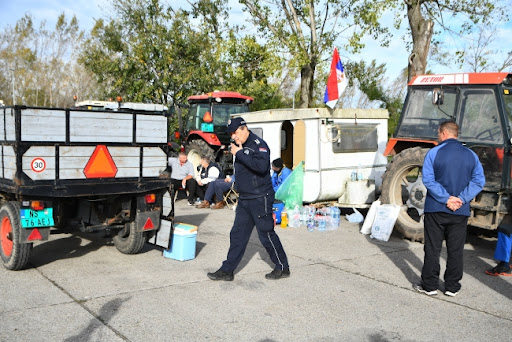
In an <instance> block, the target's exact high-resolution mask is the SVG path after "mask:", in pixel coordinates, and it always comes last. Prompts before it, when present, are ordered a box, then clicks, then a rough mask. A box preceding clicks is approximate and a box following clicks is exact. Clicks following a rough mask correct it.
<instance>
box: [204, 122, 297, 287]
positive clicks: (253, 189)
mask: <svg viewBox="0 0 512 342" xmlns="http://www.w3.org/2000/svg"><path fill="white" fill-rule="evenodd" d="M227 132H228V133H229V134H231V139H233V141H234V142H233V143H232V144H231V153H232V154H233V158H234V170H235V176H236V182H235V189H236V190H237V192H238V194H239V198H238V205H237V208H236V214H235V222H234V223H233V227H232V228H231V233H230V246H229V250H228V255H227V258H226V260H225V261H224V262H223V263H222V266H221V267H220V269H219V270H217V271H216V272H213V273H208V277H209V278H210V279H212V280H227V281H231V280H233V279H234V275H233V272H234V270H235V269H236V267H237V266H238V264H239V263H240V261H241V260H242V256H243V255H244V252H245V249H246V247H247V243H248V242H249V237H250V236H251V232H252V230H253V228H254V226H256V229H257V230H258V237H259V238H260V241H261V244H262V245H263V246H264V247H265V249H266V250H267V253H268V254H269V256H270V259H271V260H272V262H273V263H274V264H275V267H274V270H273V271H272V272H270V273H268V274H266V275H265V278H267V279H280V278H285V277H289V276H290V268H289V266H288V258H287V257H286V253H285V251H284V249H283V246H282V244H281V241H280V239H279V237H278V236H277V234H276V232H275V231H274V220H273V217H272V204H273V203H274V190H273V189H272V182H271V180H270V150H269V148H268V146H267V143H266V142H265V141H264V140H263V139H261V138H260V137H258V136H256V135H255V134H254V133H252V132H251V131H249V129H248V128H247V126H246V123H245V120H244V119H243V118H240V117H239V118H234V119H231V120H229V122H228V129H227Z"/></svg>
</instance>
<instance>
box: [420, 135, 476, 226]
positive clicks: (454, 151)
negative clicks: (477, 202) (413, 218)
mask: <svg viewBox="0 0 512 342" xmlns="http://www.w3.org/2000/svg"><path fill="white" fill-rule="evenodd" d="M422 177H423V184H424V185H425V187H426V188H427V197H426V199H425V212H426V213H435V212H445V213H449V214H454V215H462V216H470V209H469V202H470V201H471V200H472V199H473V198H474V197H475V196H476V195H478V193H480V191H482V188H483V187H484V185H485V176H484V170H483V168H482V164H480V160H479V159H478V157H477V155H476V154H475V153H474V152H473V151H471V150H470V149H468V148H466V147H464V146H462V144H461V143H460V142H459V141H458V140H457V139H447V140H445V141H443V142H442V143H441V144H439V145H437V146H436V147H434V148H432V149H431V150H430V151H428V153H427V155H426V156H425V160H424V162H423V171H422ZM450 196H456V197H459V198H460V199H461V200H462V202H463V203H464V204H463V205H462V207H460V208H459V209H458V210H456V211H451V210H450V209H448V207H447V206H446V202H447V201H448V198H449V197H450Z"/></svg>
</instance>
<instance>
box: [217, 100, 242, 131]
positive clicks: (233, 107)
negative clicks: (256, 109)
mask: <svg viewBox="0 0 512 342" xmlns="http://www.w3.org/2000/svg"><path fill="white" fill-rule="evenodd" d="M247 109H248V107H247V105H239V104H234V103H222V104H214V107H213V125H214V126H226V125H227V123H228V120H229V119H230V118H231V115H232V114H239V113H245V112H247Z"/></svg>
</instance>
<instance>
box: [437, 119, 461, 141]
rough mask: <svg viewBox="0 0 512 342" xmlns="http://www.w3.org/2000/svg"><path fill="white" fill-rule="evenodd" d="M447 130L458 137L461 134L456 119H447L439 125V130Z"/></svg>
mask: <svg viewBox="0 0 512 342" xmlns="http://www.w3.org/2000/svg"><path fill="white" fill-rule="evenodd" d="M443 131H446V132H448V133H450V134H451V135H453V136H455V137H458V136H459V125H457V123H456V122H455V121H445V122H442V123H441V124H440V125H439V132H443Z"/></svg>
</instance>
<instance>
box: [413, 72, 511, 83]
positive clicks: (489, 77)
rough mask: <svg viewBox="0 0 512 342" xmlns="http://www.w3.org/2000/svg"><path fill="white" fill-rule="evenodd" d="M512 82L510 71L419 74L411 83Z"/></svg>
mask: <svg viewBox="0 0 512 342" xmlns="http://www.w3.org/2000/svg"><path fill="white" fill-rule="evenodd" d="M501 83H505V84H512V74H509V73H508V72H483V73H460V74H443V75H419V76H416V77H415V78H413V79H412V80H411V82H409V85H442V84H450V85H455V84H501Z"/></svg>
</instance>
